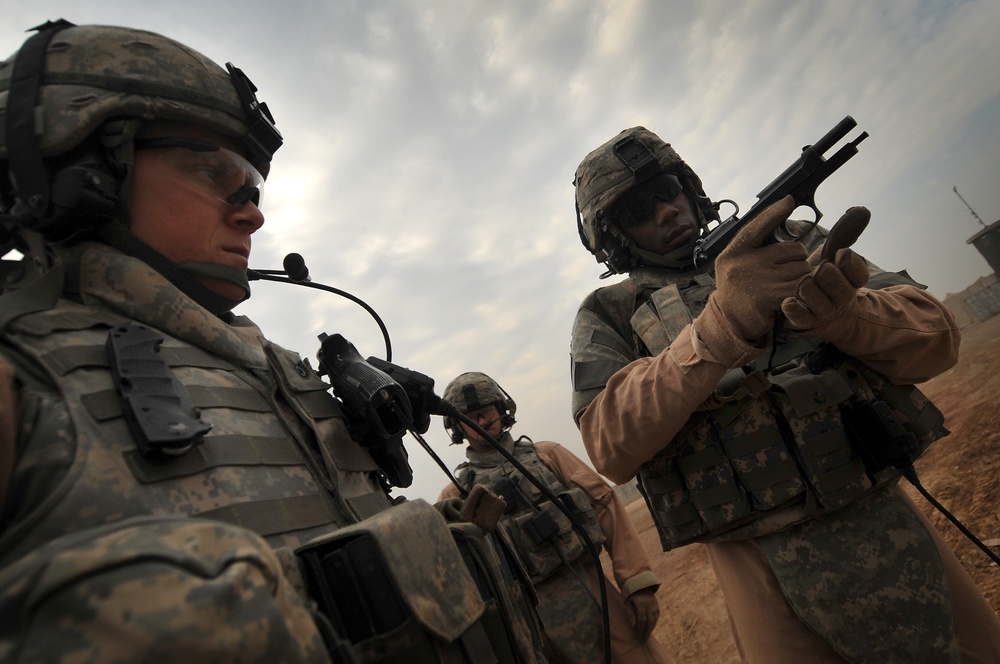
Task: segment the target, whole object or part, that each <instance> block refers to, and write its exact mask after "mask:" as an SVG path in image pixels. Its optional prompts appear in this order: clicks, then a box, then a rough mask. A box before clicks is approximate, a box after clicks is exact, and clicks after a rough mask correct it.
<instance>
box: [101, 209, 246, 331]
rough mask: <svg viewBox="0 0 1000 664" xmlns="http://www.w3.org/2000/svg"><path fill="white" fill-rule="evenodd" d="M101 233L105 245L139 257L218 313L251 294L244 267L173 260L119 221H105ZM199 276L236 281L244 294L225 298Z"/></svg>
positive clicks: (222, 312) (204, 305)
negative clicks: (181, 262) (176, 261)
mask: <svg viewBox="0 0 1000 664" xmlns="http://www.w3.org/2000/svg"><path fill="white" fill-rule="evenodd" d="M98 233H99V234H100V236H101V239H102V240H103V241H104V242H105V243H106V244H108V245H110V246H112V247H114V248H115V249H118V250H119V251H121V252H122V253H125V254H128V255H129V256H132V257H134V258H138V259H139V260H141V261H142V262H144V263H145V264H146V265H148V266H150V267H151V268H153V269H154V270H156V271H157V272H159V273H160V274H161V275H163V277H164V278H165V279H167V280H168V281H169V282H170V283H172V284H173V285H174V286H176V287H177V288H178V289H179V290H180V291H181V292H183V293H184V294H185V295H187V296H188V297H190V298H191V299H192V300H194V301H195V302H197V303H198V304H200V305H201V306H203V307H205V308H206V309H208V310H209V311H211V312H212V313H213V314H215V315H217V316H221V315H222V314H225V313H227V312H228V311H230V310H231V309H232V308H233V307H235V306H236V305H237V304H239V303H240V302H243V301H244V300H246V299H247V298H249V297H250V283H249V281H248V280H247V275H246V273H245V272H243V271H242V270H239V269H237V268H234V267H228V266H225V265H216V264H212V263H183V264H177V263H174V262H173V261H171V260H170V259H169V258H167V257H166V256H164V255H163V254H161V253H160V252H158V251H156V250H155V249H153V248H152V247H150V246H149V245H148V244H146V243H145V242H143V241H142V240H140V239H139V238H137V237H136V236H135V235H133V234H132V233H131V232H130V231H129V230H128V229H127V228H125V226H124V225H122V224H121V223H119V222H117V221H108V222H107V223H105V224H103V225H102V226H101V227H100V228H99V229H98ZM199 276H200V277H210V278H212V279H222V280H224V281H228V282H230V283H233V284H236V285H237V286H240V287H241V288H242V289H243V292H244V296H243V298H242V299H240V300H231V299H229V298H227V297H223V296H222V295H219V294H218V293H216V292H215V291H213V290H211V289H209V288H208V287H206V286H205V285H203V284H201V283H200V282H199V281H197V277H199Z"/></svg>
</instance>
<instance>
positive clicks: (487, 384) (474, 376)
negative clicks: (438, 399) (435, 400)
mask: <svg viewBox="0 0 1000 664" xmlns="http://www.w3.org/2000/svg"><path fill="white" fill-rule="evenodd" d="M442 398H443V399H444V400H445V401H447V402H448V403H450V404H452V405H453V406H455V407H456V408H457V409H458V411H459V412H460V413H462V414H463V415H464V414H467V413H470V412H472V411H474V410H479V409H480V408H485V407H487V406H493V405H495V406H496V407H497V409H498V410H499V411H500V425H501V426H502V427H503V430H504V431H507V430H509V429H510V428H511V427H512V426H514V413H515V412H517V404H516V403H514V400H513V399H511V397H510V395H509V394H507V392H506V391H505V390H504V389H503V388H502V387H500V384H499V383H497V382H496V381H495V380H493V379H492V378H490V377H489V376H487V375H486V374H484V373H480V372H478V371H469V372H466V373H464V374H461V375H460V376H458V377H456V378H455V379H454V380H453V381H451V382H450V383H448V386H447V387H445V388H444V395H443V396H442ZM444 428H445V431H447V432H448V434H449V436H451V442H452V444H453V445H460V444H461V443H462V440H463V439H464V438H465V434H464V433H463V432H462V428H461V427H460V426H459V425H458V422H456V421H455V419H454V418H452V417H445V418H444Z"/></svg>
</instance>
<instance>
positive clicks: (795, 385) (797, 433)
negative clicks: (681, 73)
mask: <svg viewBox="0 0 1000 664" xmlns="http://www.w3.org/2000/svg"><path fill="white" fill-rule="evenodd" d="M791 228H792V231H793V232H797V229H796V227H795V226H794V225H792V226H791ZM823 238H824V232H823V231H820V232H817V233H814V234H810V235H806V236H804V237H803V240H804V243H805V244H806V246H807V248H808V249H810V250H812V249H815V248H816V247H817V246H819V245H820V244H821V243H822V240H823ZM872 271H873V274H877V275H880V281H881V282H882V283H892V281H893V279H894V278H895V275H886V274H885V273H882V272H881V270H878V269H877V268H874V267H873V268H872ZM897 283H898V282H897ZM713 289H714V283H713V280H712V278H711V276H710V275H709V274H707V273H705V272H700V273H694V272H689V273H675V272H669V271H666V270H659V269H649V268H642V267H640V268H637V269H634V270H632V271H631V272H630V278H629V279H626V280H625V281H622V282H620V283H618V284H614V285H612V286H608V287H605V288H602V289H599V290H597V291H596V292H594V293H592V294H591V295H590V296H588V298H586V299H585V301H584V303H583V304H582V305H581V309H580V313H579V314H578V318H577V324H576V325H574V336H573V343H572V359H573V384H574V399H573V408H574V414H575V415H576V416H577V417H578V416H579V415H580V414H581V413H582V412H583V410H584V409H585V408H586V406H587V405H588V404H589V403H590V401H591V400H592V399H593V398H594V396H595V395H596V394H598V393H599V392H600V391H601V390H602V389H603V388H604V385H605V384H606V383H607V380H608V379H609V378H610V376H611V375H612V374H613V373H615V372H616V371H617V370H618V369H620V368H622V367H624V366H625V365H626V364H628V363H629V362H630V361H632V360H634V359H635V358H637V357H643V356H651V355H656V354H658V353H660V352H662V351H664V349H666V348H667V347H668V346H669V345H670V343H671V342H672V340H673V338H674V337H676V335H677V333H678V332H679V331H680V330H681V329H683V328H684V327H685V326H687V325H688V324H690V322H691V321H692V320H693V319H694V318H695V317H696V316H697V315H698V313H699V312H700V311H701V309H702V308H703V306H704V303H705V301H706V300H707V298H708V296H709V294H710V293H711V292H712V290H713ZM581 321H592V324H590V325H587V324H581ZM623 321H628V325H627V327H626V326H625V325H624V324H623ZM778 343H779V345H778V347H777V348H776V349H775V353H774V356H773V357H770V356H769V355H768V354H765V355H764V356H763V357H762V358H761V359H760V360H757V361H755V363H754V366H753V367H748V368H746V369H745V370H744V369H743V368H738V369H733V370H732V371H731V372H730V373H729V374H727V376H726V378H724V379H723V381H722V383H720V386H719V387H718V388H717V389H716V391H715V393H714V394H713V395H711V396H710V398H709V399H708V400H706V401H705V402H704V403H703V404H702V405H701V406H700V407H699V408H698V409H697V410H696V411H695V413H693V414H692V416H691V418H690V419H689V420H688V422H687V423H686V424H685V426H684V427H682V429H681V430H680V431H679V432H678V434H677V435H676V436H675V437H674V439H673V440H671V441H666V440H665V441H664V446H663V450H662V451H661V452H660V453H659V454H657V455H656V456H655V457H654V458H653V459H652V460H650V461H649V462H647V463H645V464H644V465H643V466H642V467H641V468H640V471H639V486H640V490H641V491H642V493H643V495H644V497H645V499H646V502H647V506H648V507H649V509H650V512H651V514H652V516H653V520H654V523H655V524H656V526H657V530H658V532H659V534H660V539H661V542H662V544H663V548H664V549H665V550H669V549H671V548H675V547H678V546H683V545H684V544H687V543H690V542H714V541H726V540H739V539H748V538H759V539H758V541H761V542H762V546H763V549H764V551H765V552H766V553H767V555H768V562H769V564H770V566H771V567H772V568H773V569H774V571H775V574H777V576H778V578H779V579H780V580H781V584H782V590H783V592H784V593H785V594H786V596H787V597H788V599H789V601H790V602H792V604H793V606H794V607H795V609H796V612H797V613H799V615H800V616H801V617H802V618H803V619H804V620H805V621H806V622H807V623H808V624H809V625H810V627H811V628H812V629H814V630H815V631H816V632H817V633H819V634H820V635H822V636H823V638H824V639H825V640H827V641H828V642H829V643H830V644H831V645H832V646H834V647H835V648H838V649H842V651H843V652H845V653H846V651H847V649H849V648H850V647H853V646H849V645H848V644H850V643H852V640H853V635H854V633H855V631H856V630H862V631H863V632H865V633H867V634H869V635H870V636H871V638H872V639H876V638H877V637H876V636H875V635H874V631H877V629H876V630H873V631H872V632H869V631H868V630H869V627H868V626H867V624H866V623H864V622H863V621H864V620H868V619H869V618H871V617H872V616H873V615H874V613H875V612H878V611H884V612H885V614H884V615H891V616H892V617H893V620H897V621H898V622H896V623H895V628H894V631H893V634H892V635H893V637H894V638H902V637H903V636H904V635H905V634H907V633H913V634H931V635H936V636H932V637H931V638H930V639H929V640H924V639H923V638H921V639H920V642H921V643H922V647H923V648H924V649H925V650H926V649H927V644H928V643H933V644H935V649H934V650H933V653H932V654H929V653H927V652H925V654H924V655H923V657H930V658H931V659H925V660H922V661H950V659H949V658H950V657H951V653H953V651H954V648H955V647H956V645H955V644H956V643H957V642H956V639H955V631H954V620H953V615H952V613H951V605H950V603H949V602H947V601H944V600H943V596H942V594H941V589H942V586H943V583H944V581H943V579H944V568H943V566H942V565H941V562H940V558H939V556H938V554H937V551H936V549H935V548H934V546H933V540H932V538H931V537H930V536H929V535H928V534H927V532H926V529H925V528H924V527H923V525H914V523H913V522H914V521H916V524H919V520H918V519H917V518H916V516H915V515H914V514H913V513H912V509H910V508H907V507H906V506H900V505H899V499H898V497H897V496H896V495H895V494H894V493H893V491H894V489H893V488H892V485H894V484H895V483H896V482H897V481H898V478H899V475H898V472H897V471H896V470H895V469H894V468H888V469H885V470H883V471H881V472H879V473H874V474H873V473H871V472H868V470H867V469H866V468H865V466H864V464H863V463H862V461H861V458H860V457H859V455H858V453H857V451H856V449H855V448H854V447H853V446H852V444H851V441H850V439H849V435H848V433H847V431H846V430H845V426H844V423H843V421H842V417H841V409H840V408H839V407H838V406H839V404H842V403H844V401H845V400H846V399H847V398H848V397H849V396H850V395H852V394H858V395H860V396H861V397H863V398H865V399H882V400H885V401H886V402H888V403H889V404H890V406H891V408H892V410H893V412H894V414H895V415H896V417H897V418H898V419H899V421H900V422H901V423H902V424H903V425H904V426H905V427H907V428H908V429H909V430H910V431H911V432H913V433H914V434H915V436H916V437H917V439H918V440H919V441H920V444H921V451H922V450H923V449H926V447H927V446H928V445H930V443H932V442H933V441H934V440H937V439H938V438H940V437H941V436H943V435H945V434H946V433H947V431H946V430H945V429H944V428H943V426H942V425H943V416H942V415H941V413H940V411H938V410H937V408H935V407H934V405H933V404H932V403H931V402H930V401H928V400H927V399H926V397H924V396H923V395H922V394H921V393H920V392H919V390H917V389H916V388H915V387H913V386H893V385H891V384H890V383H889V382H888V381H887V380H886V379H885V378H884V377H883V376H881V375H879V374H877V373H876V372H874V371H871V370H870V369H868V368H867V367H865V366H864V365H862V364H861V363H860V362H857V361H855V360H852V359H850V358H846V357H843V356H841V357H839V358H838V360H837V361H836V362H831V363H829V364H825V365H824V366H822V367H816V366H813V367H810V366H809V365H808V363H807V358H809V357H813V356H814V355H815V352H816V351H817V344H815V343H813V342H810V341H806V340H796V339H785V338H782V339H780V340H779V342H778ZM626 344H630V346H628V345H626ZM769 366H770V367H773V368H772V369H768V367H769ZM848 508H850V509H848ZM862 514H863V515H864V516H862ZM855 516H856V517H857V519H855V518H852V517H855ZM882 517H884V519H883V518H882ZM880 519H882V520H880ZM901 519H902V520H907V519H908V520H909V522H910V525H909V526H907V527H911V526H912V527H916V528H918V529H919V531H920V533H921V534H920V535H919V536H918V535H914V536H913V537H911V538H909V539H907V541H906V542H905V543H904V542H899V541H897V540H895V539H894V536H893V535H892V533H888V532H887V531H885V530H884V528H886V527H889V528H893V523H896V522H899V521H900V520H901ZM862 522H863V523H864V526H863V527H864V528H866V529H867V531H866V535H865V536H864V537H870V538H871V539H872V543H871V544H870V545H869V546H868V549H872V547H880V550H879V551H874V550H871V551H870V552H871V553H872V554H873V555H872V556H871V557H870V558H869V557H866V562H864V563H858V561H857V558H856V557H857V551H853V552H849V548H850V545H860V541H861V539H862V537H859V538H857V539H855V538H853V537H846V538H845V537H844V535H846V533H847V531H848V530H850V529H852V528H855V527H858V528H860V527H862V525H861V523H862ZM893 532H899V533H902V532H903V531H902V530H898V531H893ZM876 535H877V537H876ZM835 540H836V541H835ZM809 541H812V542H816V543H821V544H823V545H825V544H829V546H830V549H829V551H831V552H837V553H831V554H830V555H829V556H828V555H827V553H826V552H825V551H821V550H820V549H822V546H812V545H810V548H809V549H808V551H807V550H805V549H802V550H800V548H801V547H804V546H805V544H804V543H805V542H809ZM917 541H919V542H920V543H919V545H918V544H917ZM896 544H899V545H901V546H904V547H910V549H909V551H908V552H907V553H912V554H914V556H915V558H914V559H915V560H918V561H919V563H918V564H919V566H920V569H916V568H915V567H914V568H912V569H908V570H906V571H900V572H899V573H896V572H895V571H893V565H894V564H895V563H894V562H893V561H895V560H899V559H901V558H899V557H897V556H894V555H891V554H892V551H891V550H890V549H891V548H892V547H893V546H895V545H896ZM881 549H885V551H882V550H881ZM862 550H863V551H866V553H867V552H868V550H866V549H862ZM849 553H851V556H848V554H849ZM880 553H885V554H886V556H887V557H886V558H885V559H884V560H883V559H882V558H879V557H878V554H880ZM802 556H808V560H809V563H810V564H812V563H816V564H819V565H820V567H819V569H820V570H821V571H818V572H817V574H819V575H820V577H822V583H820V582H819V580H817V579H816V578H809V575H806V574H800V573H798V571H797V568H796V565H799V567H798V570H801V569H802V568H804V563H803V560H802ZM837 556H840V557H839V558H838V557H837ZM823 561H827V562H829V563H830V564H831V566H829V567H823V566H822V563H823ZM848 561H851V563H853V565H858V564H860V565H861V566H862V567H865V568H868V569H872V570H873V571H872V573H871V574H870V575H869V576H868V577H867V578H866V579H865V580H864V581H863V585H862V586H861V587H864V588H865V590H864V592H865V593H866V594H865V595H864V596H865V597H867V598H868V599H867V602H868V605H867V608H866V610H865V611H862V612H858V611H856V610H855V602H856V601H858V599H857V598H858V597H860V596H861V595H859V594H856V593H855V591H854V590H853V584H854V577H853V573H851V574H847V573H840V572H839V571H838V570H839V568H840V567H841V566H844V565H848ZM853 565H852V567H851V569H854V567H853ZM883 565H885V570H884V572H885V574H884V575H883V574H882V571H874V570H882V567H883ZM817 583H819V585H816V584H817ZM820 590H822V593H821V594H822V596H823V597H824V600H823V602H822V603H820V602H817V601H815V597H816V596H817V595H816V594H815V593H819V592H820ZM915 602H916V605H918V606H921V607H922V608H923V609H924V610H921V611H914V610H913V607H914V603H915ZM915 613H918V614H920V615H910V614H915ZM925 614H927V615H925ZM875 622H876V623H878V624H880V625H881V624H882V622H880V621H878V620H876V621H875ZM925 630H929V631H925ZM883 636H885V634H883ZM862 643H868V642H867V641H865V642H862V641H859V642H858V644H862ZM856 645H857V644H856ZM896 645H897V644H896V643H892V644H885V643H884V644H882V647H881V649H880V650H878V652H882V653H884V652H885V649H886V648H893V647H895V646H896ZM857 647H861V648H863V646H862V645H857ZM852 652H853V651H852ZM866 656H867V655H866ZM935 657H940V658H941V659H940V660H935V659H933V658H935ZM850 661H855V660H854V659H851V660H850ZM857 661H880V660H879V659H878V658H877V657H876V658H873V659H871V660H867V659H863V660H857ZM881 661H885V660H881Z"/></svg>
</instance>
